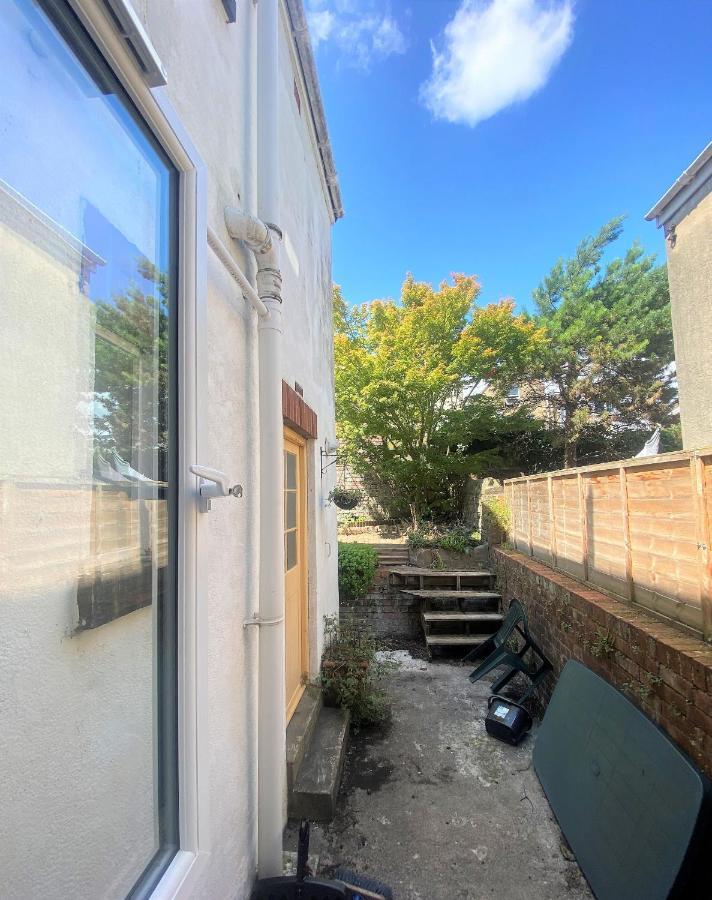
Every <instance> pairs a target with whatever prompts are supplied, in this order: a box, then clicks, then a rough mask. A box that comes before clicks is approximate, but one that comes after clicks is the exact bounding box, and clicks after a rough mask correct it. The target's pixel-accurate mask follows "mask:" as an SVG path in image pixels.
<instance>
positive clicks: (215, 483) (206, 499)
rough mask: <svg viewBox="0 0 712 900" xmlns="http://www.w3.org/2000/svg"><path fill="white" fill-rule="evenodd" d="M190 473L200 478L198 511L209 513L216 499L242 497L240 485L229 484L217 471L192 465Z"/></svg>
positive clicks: (223, 474)
mask: <svg viewBox="0 0 712 900" xmlns="http://www.w3.org/2000/svg"><path fill="white" fill-rule="evenodd" d="M190 471H191V472H192V473H193V475H197V476H198V478H200V483H199V486H198V490H199V492H200V511H201V512H210V508H211V501H212V500H213V499H214V498H216V497H242V485H241V484H233V485H231V484H230V479H229V478H228V477H227V475H226V474H225V473H224V472H221V471H220V470H219V469H211V468H209V467H208V466H196V465H192V466H191V467H190Z"/></svg>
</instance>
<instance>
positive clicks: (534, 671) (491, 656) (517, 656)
mask: <svg viewBox="0 0 712 900" xmlns="http://www.w3.org/2000/svg"><path fill="white" fill-rule="evenodd" d="M515 634H516V635H518V636H519V637H521V638H522V640H523V641H524V644H523V646H522V647H521V648H520V649H519V650H512V649H511V648H510V647H509V646H508V641H509V640H510V638H511V637H512V636H513V635H515ZM527 651H530V652H531V654H532V655H533V656H534V657H535V660H536V661H535V663H534V665H529V664H528V663H527V662H526V661H525V660H524V656H525V654H526V653H527ZM475 660H482V662H481V663H480V665H479V666H477V668H475V669H473V670H472V672H470V681H471V682H472V683H473V684H474V683H475V682H476V681H479V680H480V678H482V677H483V676H485V675H487V674H488V673H489V672H491V671H492V670H493V669H496V668H497V667H498V666H507V671H506V672H505V673H504V675H502V676H501V677H500V678H498V679H497V681H495V683H494V684H493V685H492V693H493V694H498V693H499V692H500V691H501V690H502V688H504V687H505V686H506V685H507V684H509V682H510V681H511V680H512V678H514V676H515V675H516V674H517V673H518V672H521V673H522V674H523V675H526V676H527V678H529V679H530V681H531V685H530V687H529V690H528V691H527V692H526V694H525V697H528V696H529V694H531V693H532V691H533V690H534V688H535V687H536V686H537V684H538V683H539V682H540V681H541V680H542V678H544V677H545V676H546V675H547V674H548V673H549V672H550V671H551V668H552V666H551V663H550V662H549V660H548V659H547V658H546V656H544V653H543V651H542V650H541V648H540V647H539V645H538V644H537V643H536V641H535V640H534V638H533V637H532V636H531V634H530V632H529V627H528V625H527V615H526V613H525V612H524V609H523V607H522V604H521V603H520V602H519V600H512V602H511V603H510V604H509V611H508V612H507V615H506V616H505V619H504V621H503V622H502V625H501V627H500V629H499V631H498V632H497V633H496V634H493V635H492V637H489V638H487V640H486V641H484V643H482V644H479V646H477V647H475V648H474V649H472V650H470V652H469V653H468V654H466V656H464V657H463V659H462V661H463V662H473V661H475ZM522 699H524V698H522Z"/></svg>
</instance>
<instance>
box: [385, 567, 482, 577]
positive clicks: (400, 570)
mask: <svg viewBox="0 0 712 900" xmlns="http://www.w3.org/2000/svg"><path fill="white" fill-rule="evenodd" d="M391 575H398V576H400V577H401V578H406V577H410V576H412V577H427V578H492V573H491V572H488V571H487V570H486V569H425V568H422V567H421V566H394V567H393V568H392V569H391Z"/></svg>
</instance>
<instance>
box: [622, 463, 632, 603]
mask: <svg viewBox="0 0 712 900" xmlns="http://www.w3.org/2000/svg"><path fill="white" fill-rule="evenodd" d="M618 477H619V479H620V485H621V511H622V513H623V553H624V555H625V580H626V583H627V585H628V599H629V600H635V582H634V581H633V549H632V547H631V544H630V512H629V510H628V480H627V478H626V470H625V466H620V467H619V469H618Z"/></svg>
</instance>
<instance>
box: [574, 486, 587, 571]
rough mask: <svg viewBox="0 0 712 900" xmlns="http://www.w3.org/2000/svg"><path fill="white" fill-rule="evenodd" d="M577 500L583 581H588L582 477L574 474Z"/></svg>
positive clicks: (584, 500)
mask: <svg viewBox="0 0 712 900" xmlns="http://www.w3.org/2000/svg"><path fill="white" fill-rule="evenodd" d="M576 483H577V484H578V498H579V524H580V526H581V550H582V552H583V580H584V581H588V515H587V512H586V495H585V493H584V488H583V475H582V474H581V473H580V472H577V473H576Z"/></svg>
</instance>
